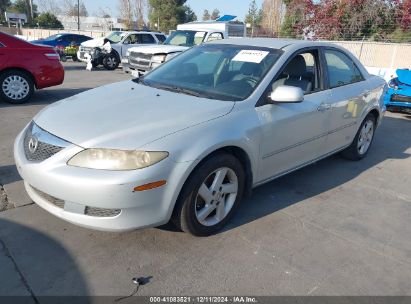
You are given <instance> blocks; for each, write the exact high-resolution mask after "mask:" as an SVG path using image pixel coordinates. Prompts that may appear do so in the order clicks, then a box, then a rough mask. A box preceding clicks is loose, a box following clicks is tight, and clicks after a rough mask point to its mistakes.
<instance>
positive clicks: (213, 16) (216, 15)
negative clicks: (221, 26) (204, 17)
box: [210, 8, 220, 20]
mask: <svg viewBox="0 0 411 304" xmlns="http://www.w3.org/2000/svg"><path fill="white" fill-rule="evenodd" d="M218 18H220V11H219V10H218V9H217V8H215V9H214V10H213V12H212V13H211V17H210V19H211V20H216V19H218Z"/></svg>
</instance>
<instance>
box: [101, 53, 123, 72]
mask: <svg viewBox="0 0 411 304" xmlns="http://www.w3.org/2000/svg"><path fill="white" fill-rule="evenodd" d="M119 65H120V60H119V59H118V56H117V55H116V54H114V53H110V54H107V55H106V56H105V57H104V59H103V66H104V68H105V69H106V70H109V71H112V70H115V69H117V68H118V66H119Z"/></svg>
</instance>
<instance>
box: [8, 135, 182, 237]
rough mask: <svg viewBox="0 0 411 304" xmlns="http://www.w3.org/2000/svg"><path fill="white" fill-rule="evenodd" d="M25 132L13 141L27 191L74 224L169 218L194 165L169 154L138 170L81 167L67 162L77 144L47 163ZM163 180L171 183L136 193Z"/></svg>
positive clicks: (154, 222)
mask: <svg viewBox="0 0 411 304" xmlns="http://www.w3.org/2000/svg"><path fill="white" fill-rule="evenodd" d="M24 132H25V130H23V131H22V132H21V133H20V134H19V135H18V137H17V138H16V141H15V144H14V157H15V162H16V166H17V169H18V171H19V173H20V175H21V177H22V178H23V180H24V184H25V188H26V191H27V193H28V195H29V196H30V198H31V199H32V200H33V201H34V202H35V203H36V204H38V205H39V206H40V207H42V208H43V209H45V210H46V211H48V212H50V213H52V214H53V215H55V216H57V217H59V218H61V219H64V220H66V221H68V222H71V223H73V224H76V225H79V226H83V227H87V228H92V229H97V230H105V231H126V230H133V229H136V228H143V227H152V226H158V225H162V224H165V223H167V222H168V221H169V219H170V216H171V213H172V210H173V207H174V203H175V201H176V199H177V196H178V193H179V191H180V189H181V187H182V183H181V181H182V180H183V179H184V178H183V176H184V174H185V171H186V169H187V168H188V166H189V163H175V162H173V161H172V160H171V159H169V158H167V159H165V160H163V161H161V162H159V163H158V164H155V165H153V166H151V167H147V168H144V169H140V170H133V171H107V170H93V169H86V168H77V167H72V166H68V165H67V164H66V163H67V161H68V160H69V159H70V158H71V157H72V156H73V155H75V154H76V153H78V152H79V151H81V150H82V148H80V147H78V146H75V145H71V146H69V147H67V148H65V149H63V150H62V151H60V152H58V153H57V154H55V155H53V156H51V157H50V158H48V159H46V160H44V161H42V162H31V161H28V160H27V159H26V156H25V153H24V147H23V141H24V140H23V137H24ZM158 180H166V181H167V184H166V185H164V186H162V187H159V188H155V189H151V190H146V191H141V192H135V191H134V187H136V186H139V185H144V184H147V183H151V182H155V181H158ZM87 210H94V211H95V210H97V212H87ZM96 214H97V215H96Z"/></svg>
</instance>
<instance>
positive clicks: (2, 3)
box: [0, 0, 11, 21]
mask: <svg viewBox="0 0 411 304" xmlns="http://www.w3.org/2000/svg"><path fill="white" fill-rule="evenodd" d="M10 5H11V2H10V0H0V20H1V21H4V19H5V16H4V13H5V12H6V11H7V8H8V7H9V6H10Z"/></svg>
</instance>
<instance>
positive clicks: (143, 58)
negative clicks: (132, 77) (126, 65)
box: [129, 52, 152, 68]
mask: <svg viewBox="0 0 411 304" xmlns="http://www.w3.org/2000/svg"><path fill="white" fill-rule="evenodd" d="M151 56H152V55H151V54H144V53H138V52H131V53H130V57H129V61H130V65H132V66H137V67H140V68H150V62H151Z"/></svg>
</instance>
